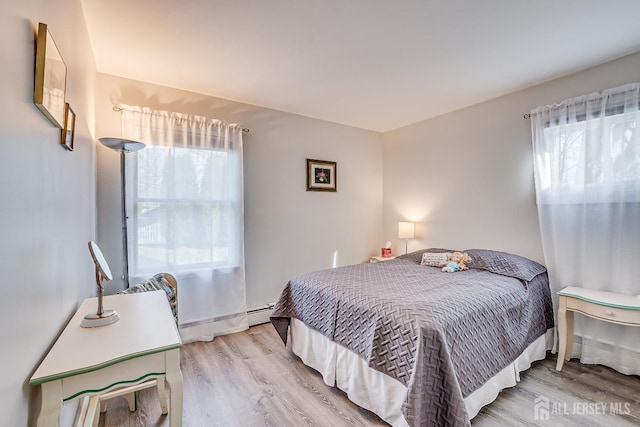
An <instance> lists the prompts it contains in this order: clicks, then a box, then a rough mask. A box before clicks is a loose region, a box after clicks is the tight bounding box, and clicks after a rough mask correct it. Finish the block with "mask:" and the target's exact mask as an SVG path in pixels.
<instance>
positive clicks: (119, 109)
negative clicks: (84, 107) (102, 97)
mask: <svg viewBox="0 0 640 427" xmlns="http://www.w3.org/2000/svg"><path fill="white" fill-rule="evenodd" d="M123 109H124V108H122V107H119V106H117V105H114V106H113V111H115V112H116V113H119V112H121V111H122V110H123ZM242 132H244V133H249V128H242Z"/></svg>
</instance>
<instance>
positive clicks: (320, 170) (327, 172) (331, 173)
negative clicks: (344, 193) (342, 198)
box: [307, 159, 338, 192]
mask: <svg viewBox="0 0 640 427" xmlns="http://www.w3.org/2000/svg"><path fill="white" fill-rule="evenodd" d="M337 175H338V165H337V163H336V162H330V161H326V160H316V159H307V191H332V192H336V191H338V186H337V182H338V181H337Z"/></svg>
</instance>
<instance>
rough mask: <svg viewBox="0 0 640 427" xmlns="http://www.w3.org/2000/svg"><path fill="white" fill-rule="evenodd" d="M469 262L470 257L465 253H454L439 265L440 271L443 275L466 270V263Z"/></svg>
mask: <svg viewBox="0 0 640 427" xmlns="http://www.w3.org/2000/svg"><path fill="white" fill-rule="evenodd" d="M470 262H471V257H470V256H469V254H468V253H466V252H454V253H452V254H451V256H449V258H448V259H447V260H446V261H444V262H441V263H440V267H442V271H444V272H445V273H455V272H456V271H464V270H468V269H469V267H467V263H470Z"/></svg>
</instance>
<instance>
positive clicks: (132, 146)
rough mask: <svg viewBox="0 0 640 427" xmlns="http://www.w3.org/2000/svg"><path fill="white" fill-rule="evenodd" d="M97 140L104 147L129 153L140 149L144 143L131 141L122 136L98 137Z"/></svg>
mask: <svg viewBox="0 0 640 427" xmlns="http://www.w3.org/2000/svg"><path fill="white" fill-rule="evenodd" d="M98 141H100V143H101V144H102V145H104V146H105V147H109V148H111V149H112V150H115V151H117V152H121V153H131V152H133V151H138V150H142V149H143V148H144V147H145V145H144V144H143V143H142V142H138V141H132V140H130V139H124V138H99V139H98Z"/></svg>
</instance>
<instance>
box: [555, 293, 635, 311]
mask: <svg viewBox="0 0 640 427" xmlns="http://www.w3.org/2000/svg"><path fill="white" fill-rule="evenodd" d="M603 292H604V291H603ZM557 294H558V295H561V296H563V297H571V298H575V299H580V300H582V301H586V302H590V303H593V304H597V305H602V306H605V307H613V308H622V309H624V310H640V306H636V305H622V304H614V303H610V302H605V301H602V300H595V299H592V298H587V297H583V296H582V295H576V294H572V293H567V292H562V291H558V292H557ZM629 296H630V297H632V296H631V295H629ZM639 302H640V300H639Z"/></svg>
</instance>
